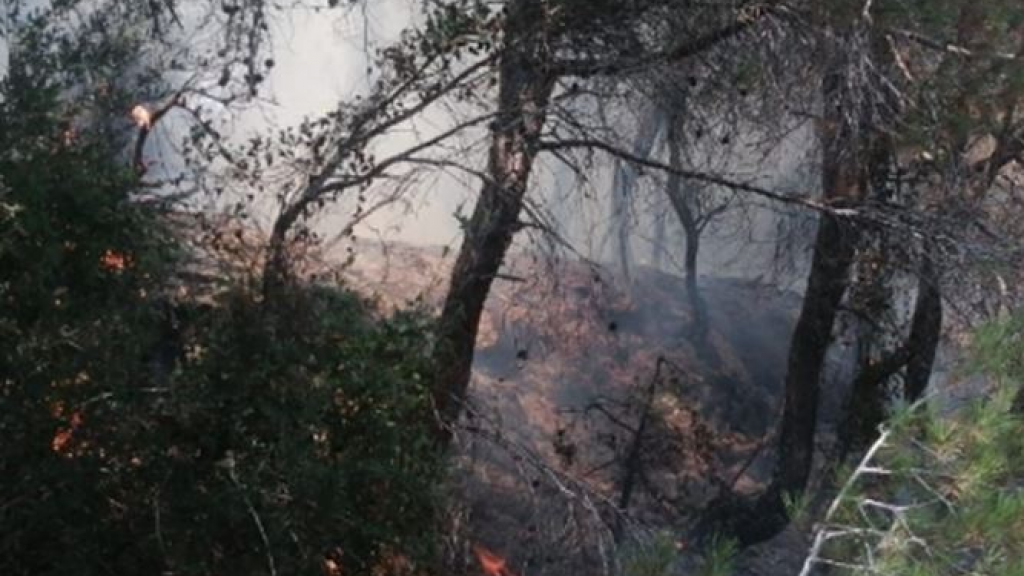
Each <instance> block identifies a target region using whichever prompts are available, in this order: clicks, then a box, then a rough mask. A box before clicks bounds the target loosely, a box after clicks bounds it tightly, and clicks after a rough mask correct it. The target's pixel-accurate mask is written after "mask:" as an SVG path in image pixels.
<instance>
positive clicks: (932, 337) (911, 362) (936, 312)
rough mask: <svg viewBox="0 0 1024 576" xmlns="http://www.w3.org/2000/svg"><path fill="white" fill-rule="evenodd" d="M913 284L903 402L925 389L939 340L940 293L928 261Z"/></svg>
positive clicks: (940, 325)
mask: <svg viewBox="0 0 1024 576" xmlns="http://www.w3.org/2000/svg"><path fill="white" fill-rule="evenodd" d="M923 266H924V267H923V269H922V271H921V276H920V277H919V278H918V281H917V301H916V302H915V303H914V316H913V319H912V320H911V324H910V335H909V336H908V337H907V349H908V350H907V351H908V357H907V375H906V378H905V379H904V396H905V397H906V399H907V401H909V402H913V401H915V400H917V399H919V398H920V397H921V396H922V395H923V394H924V391H925V389H926V388H927V387H928V381H929V380H931V377H932V367H933V366H934V364H935V354H936V352H937V351H938V348H939V340H940V339H941V337H942V293H941V291H940V289H939V278H938V275H937V274H936V273H935V268H934V266H933V265H932V263H931V262H929V261H928V260H927V258H926V259H925V262H924V264H923Z"/></svg>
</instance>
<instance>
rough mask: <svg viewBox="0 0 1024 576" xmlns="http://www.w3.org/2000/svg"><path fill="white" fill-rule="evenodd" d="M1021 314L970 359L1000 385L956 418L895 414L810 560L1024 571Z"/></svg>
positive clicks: (927, 410) (992, 332) (884, 568)
mask: <svg viewBox="0 0 1024 576" xmlns="http://www.w3.org/2000/svg"><path fill="white" fill-rule="evenodd" d="M1021 326H1022V324H1021V319H1020V318H1016V319H1013V320H1011V321H1009V322H1006V323H1003V324H998V325H992V326H988V327H985V328H983V329H981V330H980V331H979V333H978V337H977V338H976V339H975V347H974V350H973V351H972V361H973V362H972V364H973V368H974V369H976V370H983V371H984V372H985V374H986V376H987V377H988V378H989V379H990V380H991V381H992V383H993V384H994V388H995V390H996V391H997V392H996V393H995V394H994V395H992V396H991V397H986V398H982V399H978V400H976V401H975V402H974V403H973V404H972V405H971V406H969V407H968V408H965V409H962V410H959V411H958V412H956V413H955V414H952V415H950V414H942V413H939V412H938V410H937V409H935V408H934V407H930V406H928V405H923V404H922V405H918V406H915V407H912V408H907V409H904V410H902V411H901V412H899V413H898V414H896V415H895V416H894V417H893V418H892V419H891V421H890V422H889V424H888V427H887V430H886V431H885V432H884V433H883V435H882V437H881V438H879V439H878V441H877V442H876V444H875V446H874V450H873V451H871V452H869V453H868V455H867V456H866V457H865V459H864V461H863V462H862V463H861V465H860V466H858V468H857V470H856V471H855V472H854V473H853V474H852V475H851V477H850V479H849V481H848V482H847V484H846V487H845V488H844V490H843V491H842V492H841V494H840V498H839V500H837V501H836V502H835V503H834V505H833V509H832V510H831V511H830V514H829V517H828V518H827V523H826V525H825V527H823V528H822V529H821V530H820V531H819V532H818V533H817V535H816V543H815V548H814V550H813V552H812V555H811V557H810V558H809V560H808V567H809V566H810V565H812V564H817V563H827V564H831V565H833V566H837V567H839V569H840V570H839V573H844V572H845V573H851V574H893V575H906V576H918V575H922V576H923V575H926V574H927V575H941V574H950V575H952V574H1005V575H1014V574H1024V561H1022V559H1024V490H1021V479H1022V478H1024V457H1022V456H1024V420H1022V418H1021V414H1020V412H1019V411H1018V410H1016V409H1014V406H1013V398H1014V395H1015V394H1016V393H1017V389H1018V387H1019V386H1020V385H1021V383H1022V382H1024V365H1022V364H1021V362H1020V359H1021V358H1024V342H1022V339H1021V332H1020V327H1021Z"/></svg>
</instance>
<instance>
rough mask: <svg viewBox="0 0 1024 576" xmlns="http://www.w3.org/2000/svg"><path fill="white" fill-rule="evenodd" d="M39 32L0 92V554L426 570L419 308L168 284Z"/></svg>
mask: <svg viewBox="0 0 1024 576" xmlns="http://www.w3.org/2000/svg"><path fill="white" fill-rule="evenodd" d="M37 40H38V41H33V40H32V39H31V38H26V39H25V43H23V44H22V45H21V52H20V53H19V54H20V57H23V58H26V59H31V58H35V60H34V61H33V63H32V65H31V66H28V67H27V68H25V69H19V68H17V67H12V71H11V75H10V77H9V78H8V79H7V81H6V82H5V83H4V84H3V86H2V88H0V440H2V444H0V573H2V574H5V575H8V574H10V575H19V574H24V575H33V576H37V575H54V576H56V575H62V574H68V575H71V574H74V575H76V576H88V575H91V574H97V575H98V574H174V575H177V576H181V575H206V574H226V575H230V574H238V575H246V576H248V575H252V574H275V575H276V574H280V575H284V574H319V573H327V574H328V575H331V574H346V575H351V574H418V573H422V572H423V571H424V570H425V569H427V568H429V567H430V566H431V564H432V562H433V558H434V550H433V543H434V541H435V540H436V536H435V533H434V532H433V531H432V529H431V528H432V522H433V519H434V516H435V510H436V508H437V506H438V498H437V495H436V494H435V489H434V487H435V486H437V485H438V483H439V482H438V476H439V474H440V470H441V469H440V466H439V458H438V455H437V454H436V451H435V448H434V445H433V443H432V442H431V440H430V436H429V435H428V433H427V430H428V428H429V427H428V426H427V424H428V422H429V418H430V415H431V412H430V409H429V403H428V400H427V398H428V397H427V394H426V391H425V389H424V387H423V385H422V383H421V376H420V375H421V374H422V373H423V366H424V362H425V361H426V360H425V351H424V346H425V342H426V328H427V323H426V316H425V315H424V314H420V313H415V312H409V313H404V314H400V315H397V316H395V317H392V318H387V319H381V318H377V317H375V316H374V315H373V313H372V310H370V309H369V308H368V307H367V306H366V305H364V304H363V303H362V302H361V301H360V300H359V299H357V298H356V297H354V296H353V295H351V294H349V293H346V292H344V291H342V290H339V289H335V288H316V287H306V288H296V289H295V290H294V291H292V292H291V293H290V294H288V299H289V301H288V310H289V314H288V316H287V318H286V321H278V320H273V319H271V318H270V317H268V315H267V314H266V312H265V311H264V310H263V308H262V307H261V306H260V304H259V303H258V302H256V301H255V300H254V299H253V298H252V297H251V295H250V294H248V293H247V292H245V290H243V289H242V288H238V289H233V290H231V291H229V292H228V293H227V294H225V295H223V296H222V297H221V298H220V299H219V300H217V301H216V302H214V303H213V304H209V303H208V304H206V305H199V304H197V303H195V302H188V301H185V302H182V301H175V300H173V299H172V298H171V297H170V296H169V295H168V290H167V288H166V287H167V286H168V280H169V279H170V277H171V274H173V272H174V270H175V266H176V262H177V255H178V252H179V247H178V244H177V242H175V240H174V238H173V237H172V235H171V234H169V233H168V231H167V229H166V228H165V227H164V226H162V225H161V218H160V216H159V215H158V214H156V213H154V212H153V211H152V210H150V209H148V208H145V207H141V206H139V205H137V204H136V203H134V202H133V201H132V194H133V193H134V192H136V191H137V189H138V181H137V180H138V176H137V174H136V173H135V171H134V170H132V169H129V168H128V167H127V166H126V165H127V164H128V163H127V162H126V161H125V160H124V158H123V154H122V150H121V146H122V145H121V144H118V143H116V142H115V140H116V139H112V138H111V135H110V132H109V130H106V129H102V130H101V129H97V130H90V129H85V130H79V131H75V130H72V129H71V122H70V119H72V118H77V117H78V116H77V115H78V114H79V113H80V112H81V110H78V109H73V108H75V106H78V105H79V104H81V102H77V103H69V102H68V101H67V98H66V96H67V93H68V92H67V90H68V87H69V86H70V85H72V84H73V82H71V81H70V80H68V78H65V77H63V76H61V75H60V74H57V73H56V72H54V74H50V75H48V74H46V73H42V72H41V71H47V70H50V71H60V70H65V68H61V66H62V65H63V64H62V62H63V60H62V59H63V58H64V57H65V56H66V55H64V56H62V55H60V54H54V53H49V52H46V51H45V50H42V51H41V52H39V53H38V54H35V55H33V54H31V50H32V48H33V45H37V46H38V47H42V46H45V45H46V44H47V42H45V41H44V39H42V38H40V39H37ZM26 61H27V60H26ZM23 62H24V61H23ZM122 144H123V143H122Z"/></svg>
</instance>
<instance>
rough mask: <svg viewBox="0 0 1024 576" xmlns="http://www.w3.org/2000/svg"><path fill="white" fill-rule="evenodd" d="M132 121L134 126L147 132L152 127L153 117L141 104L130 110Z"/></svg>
mask: <svg viewBox="0 0 1024 576" xmlns="http://www.w3.org/2000/svg"><path fill="white" fill-rule="evenodd" d="M132 121H134V122H135V125H136V126H138V127H139V128H141V129H143V130H149V129H150V128H152V126H153V117H152V114H150V112H149V109H148V108H146V107H145V106H143V105H142V104H138V105H136V106H135V107H134V108H132Z"/></svg>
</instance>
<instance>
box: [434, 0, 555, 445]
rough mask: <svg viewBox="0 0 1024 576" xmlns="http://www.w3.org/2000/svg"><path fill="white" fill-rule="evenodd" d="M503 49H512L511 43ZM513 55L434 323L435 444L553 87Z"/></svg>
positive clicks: (462, 386)
mask: <svg viewBox="0 0 1024 576" xmlns="http://www.w3.org/2000/svg"><path fill="white" fill-rule="evenodd" d="M522 4H530V3H522ZM519 7H520V12H519V13H516V12H515V11H513V12H512V14H511V15H510V17H509V18H510V20H509V22H508V27H509V28H508V29H507V30H508V32H507V33H508V34H510V35H512V36H513V37H514V36H515V34H516V32H517V30H527V29H528V27H529V26H530V19H529V18H528V16H529V14H526V10H525V9H524V8H522V5H519ZM508 44H509V45H510V46H514V45H515V42H512V41H508ZM516 50H520V49H510V52H508V53H506V54H505V55H504V57H503V58H502V60H501V62H500V64H499V70H498V74H499V95H498V98H499V100H498V115H497V118H496V120H495V123H494V125H493V126H492V134H491V147H490V152H489V159H488V175H489V176H490V178H489V180H488V181H487V182H486V183H485V184H484V186H483V189H482V190H481V192H480V197H479V199H478V200H477V204H476V207H475V208H474V211H473V215H472V217H471V218H470V220H469V222H468V223H467V225H466V229H465V231H464V237H463V241H462V247H461V249H460V251H459V255H458V258H457V259H456V261H455V267H454V269H453V270H452V276H451V281H450V285H449V288H448V293H447V297H446V299H445V302H444V307H443V309H442V312H441V316H440V318H439V319H438V324H437V341H436V349H435V351H434V357H433V366H434V374H433V377H432V382H431V386H432V388H431V396H432V399H433V402H434V405H435V408H436V409H437V412H438V416H439V418H440V422H439V426H438V435H439V439H440V441H441V443H442V444H443V443H446V442H447V440H448V438H449V437H450V425H451V424H453V423H454V422H455V421H456V420H457V419H458V417H459V414H460V412H461V408H462V404H463V401H464V400H465V398H466V393H467V390H468V387H469V381H470V375H471V368H472V363H473V349H474V345H475V342H476V335H477V328H478V325H479V322H480V316H481V314H482V312H483V308H484V302H485V301H486V300H487V295H488V293H489V291H490V288H491V284H492V283H493V282H494V278H495V275H496V274H497V273H498V270H499V269H500V267H501V264H502V261H503V260H504V257H505V253H506V252H507V251H508V248H509V245H510V244H511V242H512V237H513V236H514V234H515V232H516V231H517V230H518V228H519V215H520V212H521V210H522V207H523V199H524V197H525V195H526V191H527V183H528V180H529V177H530V170H531V168H532V165H533V161H534V159H535V157H536V155H537V146H538V140H539V137H540V133H541V129H542V128H543V126H544V121H545V113H546V109H545V108H546V106H547V103H548V99H549V97H550V95H551V91H552V88H553V84H554V82H553V78H552V77H551V76H550V75H549V74H547V73H546V72H545V71H543V70H542V69H541V67H540V66H539V64H538V63H537V62H536V61H535V60H534V59H533V58H532V57H531V56H529V55H526V54H524V53H523V52H521V51H516Z"/></svg>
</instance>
